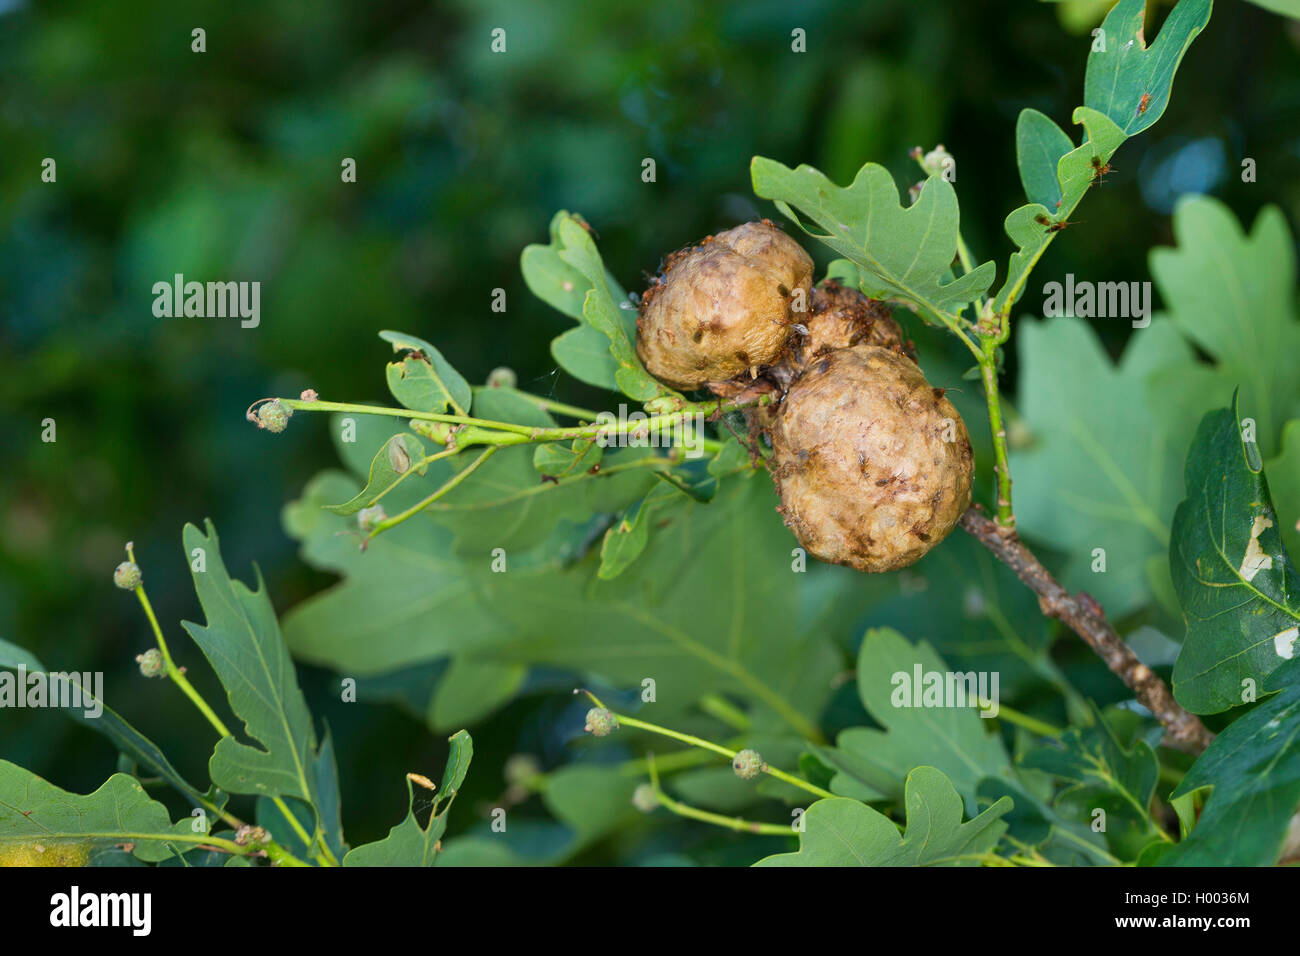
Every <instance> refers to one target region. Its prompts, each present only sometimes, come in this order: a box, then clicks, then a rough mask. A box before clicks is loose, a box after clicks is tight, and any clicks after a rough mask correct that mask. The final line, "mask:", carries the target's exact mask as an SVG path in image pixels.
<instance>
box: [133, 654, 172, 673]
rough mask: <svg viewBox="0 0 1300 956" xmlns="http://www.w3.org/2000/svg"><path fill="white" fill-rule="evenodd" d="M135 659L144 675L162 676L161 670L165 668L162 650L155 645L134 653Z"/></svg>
mask: <svg viewBox="0 0 1300 956" xmlns="http://www.w3.org/2000/svg"><path fill="white" fill-rule="evenodd" d="M135 660H136V663H137V664H139V665H140V673H141V674H143V675H144V676H145V677H162V675H163V671H165V670H166V669H167V668H166V666H165V665H164V664H163V656H162V651H160V650H158V648H156V647H151V648H149V650H147V651H145V652H144V653H143V654H137V655H135Z"/></svg>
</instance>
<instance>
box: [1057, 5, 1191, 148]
mask: <svg viewBox="0 0 1300 956" xmlns="http://www.w3.org/2000/svg"><path fill="white" fill-rule="evenodd" d="M1212 6H1213V4H1212V2H1211V0H1179V2H1178V3H1176V4H1175V5H1174V8H1173V10H1171V11H1170V12H1169V16H1167V17H1166V18H1165V22H1164V24H1163V25H1162V26H1161V28H1160V35H1159V36H1158V37H1156V41H1155V43H1153V44H1151V46H1150V48H1148V47H1147V44H1146V38H1145V35H1144V32H1143V24H1144V21H1145V19H1146V0H1120V2H1119V3H1117V4H1115V6H1114V7H1113V8H1112V9H1111V11H1110V13H1109V14H1107V15H1106V19H1105V20H1104V21H1103V22H1102V24H1101V30H1102V37H1104V39H1105V49H1104V50H1103V49H1100V48H1099V46H1098V45H1094V47H1093V50H1092V52H1091V53H1089V54H1088V69H1087V73H1086V76H1085V78H1084V86H1083V102H1084V104H1085V105H1086V106H1088V107H1090V108H1092V109H1095V110H1097V111H1098V112H1100V113H1104V114H1105V115H1106V116H1108V117H1110V118H1111V119H1112V120H1114V122H1115V124H1116V125H1117V126H1119V127H1120V129H1122V130H1123V131H1124V135H1125V136H1136V135H1137V134H1138V133H1140V132H1142V131H1143V130H1145V129H1147V128H1148V127H1150V126H1151V125H1153V124H1154V123H1155V122H1156V120H1158V119H1160V117H1161V115H1162V114H1163V113H1164V111H1165V107H1166V106H1168V105H1169V93H1170V89H1171V88H1172V86H1173V82H1174V73H1175V72H1176V71H1177V69H1178V65H1179V64H1180V63H1181V62H1182V60H1183V55H1184V54H1185V53H1186V52H1187V48H1188V47H1189V46H1191V43H1192V40H1194V39H1195V38H1196V35H1197V34H1198V33H1200V32H1201V30H1203V29H1204V28H1205V25H1206V24H1207V23H1209V21H1210V10H1211V8H1212Z"/></svg>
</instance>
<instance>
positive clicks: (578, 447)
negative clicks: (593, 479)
mask: <svg viewBox="0 0 1300 956" xmlns="http://www.w3.org/2000/svg"><path fill="white" fill-rule="evenodd" d="M604 453H605V449H604V448H603V447H602V446H601V445H600V443H599V442H597V441H594V440H593V439H590V438H575V439H574V440H573V441H572V442H558V441H557V442H549V443H547V444H545V445H538V446H537V450H536V451H535V452H533V467H534V468H536V469H537V470H538V471H539V472H541V473H542V474H543V475H550V476H551V477H552V478H563V477H566V476H569V475H580V474H582V473H583V472H585V471H590V470H591V469H592V468H593V467H595V466H596V465H599V464H600V459H601V457H602V456H603V455H604Z"/></svg>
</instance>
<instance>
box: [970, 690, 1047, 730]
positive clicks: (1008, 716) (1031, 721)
mask: <svg viewBox="0 0 1300 956" xmlns="http://www.w3.org/2000/svg"><path fill="white" fill-rule="evenodd" d="M976 702H977V703H978V704H979V706H980V708H981V709H982V710H988V709H990V708H991V707H992V706H993V704H992V703H991V702H990V701H987V700H978V699H977V701H976ZM997 707H998V713H997V718H998V720H1005V721H1006V722H1007V723H1009V724H1015V725H1016V726H1017V727H1023V728H1024V729H1025V730H1027V731H1029V732H1030V733H1031V734H1038V735H1039V736H1040V737H1059V736H1061V734H1062V733H1064V731H1063V730H1061V728H1060V727H1053V726H1052V725H1051V724H1049V723H1047V721H1045V720H1039V719H1038V718H1037V717H1030V716H1029V715H1028V714H1023V713H1021V712H1020V711H1018V710H1015V709H1013V708H1011V707H1008V706H1007V705H1006V704H998V705H997Z"/></svg>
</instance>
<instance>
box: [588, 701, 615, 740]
mask: <svg viewBox="0 0 1300 956" xmlns="http://www.w3.org/2000/svg"><path fill="white" fill-rule="evenodd" d="M585 729H586V731H587V733H589V734H592V735H594V736H596V737H608V736H609V735H610V734H612V733H613V732H614V731H616V730H618V718H617V717H615V716H614V715H613V714H611V713H610V712H609V711H607V710H606V709H605V708H604V707H593V708H591V710H589V711H587V726H586V728H585Z"/></svg>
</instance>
